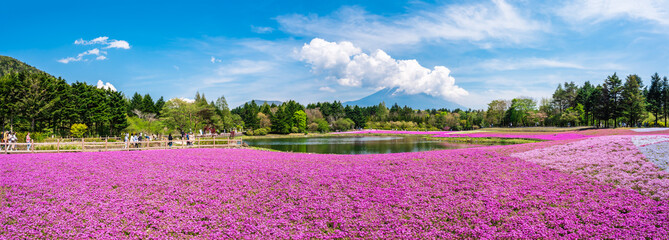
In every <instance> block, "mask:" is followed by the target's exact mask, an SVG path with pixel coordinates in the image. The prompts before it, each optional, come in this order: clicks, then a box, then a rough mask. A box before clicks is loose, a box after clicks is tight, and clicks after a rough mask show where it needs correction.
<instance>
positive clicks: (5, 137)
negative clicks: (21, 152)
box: [0, 131, 32, 151]
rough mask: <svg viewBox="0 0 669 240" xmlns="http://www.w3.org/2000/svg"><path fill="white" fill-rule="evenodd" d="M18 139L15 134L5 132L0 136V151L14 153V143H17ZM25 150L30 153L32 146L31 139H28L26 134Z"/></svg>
mask: <svg viewBox="0 0 669 240" xmlns="http://www.w3.org/2000/svg"><path fill="white" fill-rule="evenodd" d="M18 140H19V139H18V137H16V132H12V131H5V132H3V133H2V135H0V150H1V151H16V150H18V149H16V143H17V142H18ZM26 143H27V148H26V150H28V151H30V147H31V146H32V139H30V133H28V134H26Z"/></svg>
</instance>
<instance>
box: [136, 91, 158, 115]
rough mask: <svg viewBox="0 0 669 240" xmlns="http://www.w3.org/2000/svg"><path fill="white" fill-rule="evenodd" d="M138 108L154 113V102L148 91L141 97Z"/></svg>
mask: <svg viewBox="0 0 669 240" xmlns="http://www.w3.org/2000/svg"><path fill="white" fill-rule="evenodd" d="M139 110H140V111H142V112H144V113H156V104H155V103H154V102H153V98H151V95H149V94H148V93H147V94H145V95H144V97H143V98H142V104H141V105H140V108H139Z"/></svg>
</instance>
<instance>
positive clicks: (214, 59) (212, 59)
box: [209, 56, 221, 63]
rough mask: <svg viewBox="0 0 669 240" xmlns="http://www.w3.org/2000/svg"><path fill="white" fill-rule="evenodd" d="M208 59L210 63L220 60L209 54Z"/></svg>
mask: <svg viewBox="0 0 669 240" xmlns="http://www.w3.org/2000/svg"><path fill="white" fill-rule="evenodd" d="M209 61H211V63H217V62H221V59H217V58H215V57H214V56H211V59H210V60H209Z"/></svg>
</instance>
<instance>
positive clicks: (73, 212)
mask: <svg viewBox="0 0 669 240" xmlns="http://www.w3.org/2000/svg"><path fill="white" fill-rule="evenodd" d="M584 141H585V142H583V143H581V144H582V145H580V146H579V145H575V146H570V147H568V148H565V149H564V150H569V149H573V148H574V147H576V148H577V149H579V150H578V151H585V150H580V149H595V151H598V153H600V154H617V152H619V151H613V150H614V147H615V148H620V150H621V151H622V153H620V154H621V156H625V157H626V158H625V159H628V158H627V157H629V160H627V162H631V164H638V163H639V162H638V161H637V160H638V157H637V156H634V154H633V153H632V152H633V151H632V150H628V149H627V148H626V147H627V146H630V145H629V139H625V138H623V139H622V140H616V138H611V139H598V138H595V139H588V140H584ZM606 142H616V144H615V145H613V146H612V147H611V148H606V150H598V149H597V148H595V147H606V144H605V143H606ZM632 147H633V146H632ZM490 149H492V148H490ZM497 149H499V147H498V148H497ZM572 151H573V150H572ZM628 152H630V153H628ZM637 152H638V151H637ZM544 154H545V155H547V156H548V157H549V158H551V159H554V160H553V162H555V161H556V159H557V156H558V155H559V156H562V158H565V159H570V160H569V161H566V162H564V164H567V165H568V166H569V167H567V168H566V169H573V170H572V171H571V172H572V173H576V174H569V171H564V169H562V168H560V167H556V166H557V164H556V165H555V166H553V165H550V164H548V165H547V166H548V168H547V167H543V166H541V165H542V164H543V165H546V164H545V163H543V162H540V161H536V160H532V161H533V162H537V163H539V164H536V163H533V162H529V161H524V160H521V159H519V158H515V157H509V156H505V155H503V154H501V153H496V152H492V151H489V150H484V149H463V150H444V151H431V152H418V153H401V154H377V155H322V154H294V153H280V152H266V151H257V150H244V149H185V150H159V151H141V152H104V153H74V154H26V155H6V156H3V157H2V159H0V238H9V239H24V238H39V239H44V238H70V239H72V238H74V239H81V238H101V239H116V238H133V239H136V238H154V239H164V238H177V239H183V238H196V239H201V238H209V239H221V238H235V239H239V238H244V239H276V238H279V239H287V238H294V239H311V238H318V239H321V238H374V239H379V238H383V239H387V238H391V239H418V238H420V239H431V238H445V239H453V238H508V239H518V238H531V239H536V238H544V239H557V238H568V239H576V238H579V239H584V238H644V237H647V238H656V239H659V238H664V237H666V236H667V235H668V234H669V230H668V228H667V226H669V205H668V202H667V201H666V200H653V199H651V198H650V197H648V196H656V195H659V196H666V195H663V194H664V192H659V193H655V194H648V193H647V191H650V190H652V189H654V188H650V187H645V186H646V185H640V186H642V189H643V190H642V191H639V190H637V189H635V188H633V187H622V188H621V187H616V186H620V185H621V184H617V185H616V184H611V181H606V179H610V178H606V177H604V178H598V177H592V176H589V175H587V174H581V170H579V168H580V167H581V166H583V164H578V163H579V161H581V160H578V159H576V157H574V156H575V155H574V153H572V152H567V153H566V154H564V155H561V152H559V151H555V150H554V151H550V152H545V153H544ZM551 154H552V155H551ZM535 155H537V157H536V158H538V159H540V156H538V153H536V152H531V153H528V154H527V156H523V157H524V158H527V159H535V157H534V156H535ZM587 156H594V155H587ZM588 159H590V161H594V160H593V159H592V158H590V157H588ZM611 164H613V166H614V169H617V166H618V165H616V164H617V160H615V159H611V160H607V161H605V162H602V163H600V165H601V167H599V168H598V167H597V166H593V164H590V165H587V164H586V166H588V170H587V173H590V172H589V171H590V169H591V168H597V169H600V171H607V170H605V169H606V167H609V166H610V165H611ZM621 164H622V165H623V167H624V165H625V161H622V162H621ZM572 165H573V166H574V167H571V166H572ZM550 168H555V170H551V169H550ZM647 169H650V168H645V167H644V168H639V167H629V168H624V170H637V171H641V170H644V171H645V170H647ZM584 172H586V171H585V170H584ZM619 172H620V171H617V170H616V171H612V172H611V174H613V173H619ZM623 172H624V171H623ZM607 176H609V175H608V174H607ZM645 176H646V175H643V176H640V177H642V178H646V179H652V178H650V177H645ZM634 177H639V176H638V175H635V174H631V175H626V176H624V178H623V179H628V178H634ZM600 179H603V181H600ZM625 181H627V180H625ZM627 182H630V183H640V181H634V179H631V180H629V181H627ZM625 184H626V183H625ZM623 185H624V184H623ZM625 186H628V185H625ZM630 186H631V185H630ZM640 193H641V194H640Z"/></svg>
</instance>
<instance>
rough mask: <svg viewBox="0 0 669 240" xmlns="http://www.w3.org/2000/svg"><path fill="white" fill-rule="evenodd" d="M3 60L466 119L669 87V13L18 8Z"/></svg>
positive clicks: (610, 7) (370, 5)
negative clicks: (525, 100) (474, 112)
mask: <svg viewBox="0 0 669 240" xmlns="http://www.w3.org/2000/svg"><path fill="white" fill-rule="evenodd" d="M0 26H1V27H2V29H3V30H2V31H1V33H0V55H7V56H12V57H15V58H17V59H19V60H21V61H24V62H27V63H28V64H31V65H33V66H36V67H38V68H40V69H43V70H45V71H47V72H49V73H51V74H53V75H56V76H62V77H63V78H65V79H66V80H67V81H68V82H75V81H83V82H87V83H90V84H95V83H96V82H97V81H98V80H102V81H103V82H105V83H106V82H109V83H111V84H112V85H114V86H115V88H116V89H118V90H119V91H122V92H124V93H125V94H126V95H128V96H130V95H131V94H133V93H134V92H139V93H142V94H145V93H149V94H151V95H152V96H153V97H154V98H157V97H159V96H164V97H166V98H168V99H169V98H173V97H186V98H193V96H194V95H195V92H196V91H199V92H201V93H204V94H205V96H207V98H208V99H210V100H214V99H215V98H217V97H218V96H221V95H225V97H226V98H227V99H228V102H229V103H230V105H231V106H233V107H234V106H237V105H239V104H242V103H243V102H245V101H247V100H250V99H267V100H282V101H285V100H288V99H294V100H297V101H299V102H302V103H309V102H316V101H333V100H342V101H348V100H355V99H359V98H361V97H364V96H366V95H369V94H371V93H373V92H375V91H376V90H379V89H381V88H384V87H398V88H399V89H400V90H401V91H406V92H409V93H427V94H431V95H434V96H437V97H441V98H443V99H445V100H449V101H455V102H458V103H460V104H462V105H464V106H467V107H471V108H485V107H486V104H487V103H488V102H489V101H491V100H494V99H510V98H513V97H517V96H530V97H534V98H536V99H537V100H538V99H540V98H541V97H548V96H550V94H551V93H552V92H553V91H554V89H555V88H556V86H557V84H558V83H562V82H565V81H574V82H576V83H579V84H581V83H583V82H585V81H591V82H593V83H596V84H599V83H601V82H602V81H603V79H605V78H606V76H607V75H610V74H612V73H613V72H617V73H618V74H619V75H623V76H625V75H628V74H633V73H634V74H638V75H640V76H641V78H642V79H643V80H644V82H645V83H646V84H648V81H649V79H650V75H651V74H653V73H655V72H658V73H659V74H660V75H661V76H665V75H669V44H667V42H668V40H669V1H666V0H664V1H653V0H640V1H633V2H632V1H602V0H592V1H588V0H586V1H564V2H554V1H547V2H536V1H511V0H509V1H502V0H495V1H360V2H357V1H320V2H319V1H304V2H303V1H260V2H249V3H243V1H227V2H224V1H221V2H219V1H212V2H199V1H189V2H168V1H152V2H142V3H137V2H136V1H113V2H95V1H93V2H91V1H88V2H73V3H60V2H52V1H44V2H41V1H11V2H6V3H3V4H2V6H1V7H0Z"/></svg>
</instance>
